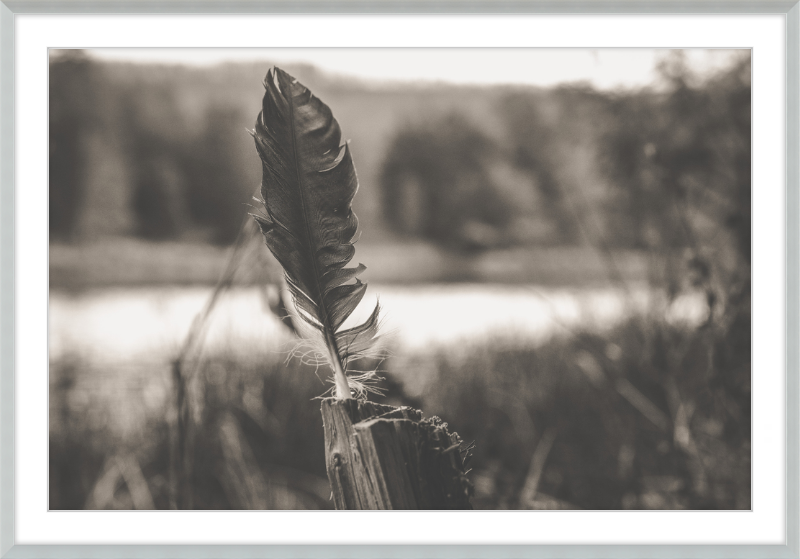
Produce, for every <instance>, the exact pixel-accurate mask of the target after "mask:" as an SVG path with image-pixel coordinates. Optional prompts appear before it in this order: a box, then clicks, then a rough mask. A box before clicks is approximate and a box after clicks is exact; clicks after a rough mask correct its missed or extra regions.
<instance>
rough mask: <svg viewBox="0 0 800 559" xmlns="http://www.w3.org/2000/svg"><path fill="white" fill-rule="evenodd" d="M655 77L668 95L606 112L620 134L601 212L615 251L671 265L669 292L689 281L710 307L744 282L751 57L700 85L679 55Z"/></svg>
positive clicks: (608, 162)
mask: <svg viewBox="0 0 800 559" xmlns="http://www.w3.org/2000/svg"><path fill="white" fill-rule="evenodd" d="M659 70H660V74H661V76H662V81H663V82H664V84H665V85H666V91H665V92H664V93H661V94H657V93H654V92H652V91H641V92H637V93H632V94H631V93H627V94H621V95H618V96H617V97H616V99H614V102H613V103H612V104H611V111H612V114H613V115H614V117H615V120H616V126H614V127H613V128H611V129H609V131H608V133H607V134H606V136H605V138H604V139H603V142H602V144H601V149H602V150H603V156H604V157H603V159H604V164H605V169H606V172H607V173H608V174H609V176H610V177H611V179H612V184H613V185H615V189H614V191H613V193H612V197H611V198H610V203H609V205H608V207H607V211H608V212H609V213H610V214H611V215H613V216H615V219H612V220H611V223H613V224H616V227H615V228H614V230H613V235H614V237H615V239H616V240H617V241H618V242H621V243H623V244H626V245H629V246H634V247H637V248H643V249H648V250H651V251H654V253H659V254H661V255H663V257H664V258H667V259H672V260H674V262H673V263H672V264H667V265H666V266H665V270H667V271H670V270H671V271H672V272H671V273H670V274H668V277H667V280H666V281H667V283H668V288H669V290H670V292H672V293H677V292H679V291H680V290H681V289H683V288H685V287H686V285H685V281H686V278H687V277H691V278H692V281H693V283H694V285H695V286H702V287H704V288H706V289H707V290H708V292H709V296H710V297H711V298H712V299H714V298H716V297H718V296H719V295H720V294H721V293H720V292H721V291H722V292H730V291H731V289H737V287H736V286H737V285H738V284H740V283H741V281H743V278H744V277H745V276H749V262H750V192H751V185H750V157H751V146H750V129H751V126H750V57H749V54H748V55H746V56H744V57H742V58H740V59H739V60H738V61H737V62H736V64H735V65H734V66H733V67H732V68H730V69H728V70H727V71H725V72H723V73H721V74H720V75H718V76H716V77H712V78H710V79H708V80H705V81H701V80H700V79H699V78H698V77H697V76H695V75H694V74H693V73H692V72H691V71H690V69H689V68H688V66H687V65H686V63H685V60H684V58H683V57H682V55H681V54H680V53H678V54H675V55H674V56H673V57H671V58H668V59H667V60H665V61H664V62H663V63H662V65H661V66H660V69H659ZM680 262H683V263H684V265H682V266H681V265H677V264H678V263H680ZM687 272H688V273H687ZM712 292H713V293H712ZM710 302H712V303H713V301H710ZM712 306H713V305H712Z"/></svg>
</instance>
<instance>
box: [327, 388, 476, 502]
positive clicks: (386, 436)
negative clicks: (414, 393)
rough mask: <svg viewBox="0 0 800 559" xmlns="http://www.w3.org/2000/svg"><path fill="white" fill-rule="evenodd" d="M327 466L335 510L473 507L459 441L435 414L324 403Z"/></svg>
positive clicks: (372, 405)
mask: <svg viewBox="0 0 800 559" xmlns="http://www.w3.org/2000/svg"><path fill="white" fill-rule="evenodd" d="M322 421H323V425H324V429H325V465H326V469H327V471H328V479H329V481H330V483H331V490H332V493H333V501H334V505H335V506H336V508H337V509H339V510H345V509H348V510H350V509H361V510H365V509H366V510H391V509H438V510H445V509H471V508H472V505H471V504H470V496H471V494H472V485H471V484H470V482H469V480H468V479H467V477H466V474H465V471H464V468H465V464H464V459H463V458H462V448H461V447H462V441H461V439H460V438H459V436H458V434H456V433H450V432H449V431H448V430H447V424H446V423H443V422H442V421H441V420H440V419H439V418H437V417H433V418H430V419H422V413H421V412H420V411H419V410H415V409H412V408H408V407H403V408H395V407H392V406H385V405H381V404H375V403H373V402H368V401H366V400H355V399H347V400H335V399H333V398H326V399H325V400H323V401H322Z"/></svg>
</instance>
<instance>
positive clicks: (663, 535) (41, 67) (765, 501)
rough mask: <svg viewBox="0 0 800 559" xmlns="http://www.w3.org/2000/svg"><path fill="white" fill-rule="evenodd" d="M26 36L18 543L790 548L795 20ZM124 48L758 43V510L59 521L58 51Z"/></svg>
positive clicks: (120, 21) (250, 27) (279, 26)
mask: <svg viewBox="0 0 800 559" xmlns="http://www.w3.org/2000/svg"><path fill="white" fill-rule="evenodd" d="M442 30H446V31H445V32H444V33H442ZM16 32H17V37H16V49H17V50H16V57H17V58H16V69H15V71H16V100H17V122H16V146H17V152H16V165H17V167H16V173H17V175H16V203H17V208H16V211H17V213H16V215H17V231H16V234H17V237H16V242H17V245H16V259H17V260H16V263H17V269H16V280H17V317H16V318H17V322H16V335H17V339H16V342H17V375H16V414H17V417H16V481H17V486H16V490H17V493H16V543H17V544H45V543H46V544H56V543H61V544H66V543H71V544H78V543H109V544H111V543H114V544H144V543H172V544H189V543H195V544H196V543H216V544H258V543H262V544H282V543H295V544H321V543H339V544H345V543H363V544H414V543H418V544H434V543H435V544H448V543H450V544H471V543H474V544H478V543H480V544H512V543H513V544H556V543H564V544H756V543H758V544H780V543H784V541H785V497H786V496H785V490H786V489H785V389H784V386H785V328H784V325H785V318H784V317H785V269H784V268H785V266H784V254H785V250H784V247H785V240H784V233H785V219H784V216H785V57H784V49H785V18H784V16H781V15H778V16H764V15H742V16H733V15H722V16H717V15H711V16H709V15H677V16H676V15H667V16H611V15H603V16H552V15H536V16H527V15H514V16H483V15H476V16H444V15H435V16H376V15H370V16H343V15H335V16H267V15H248V16H241V15H233V16H228V15H214V16H138V15H137V16H85V15H61V16H54V15H44V16H40V15H17V16H16ZM114 46H120V47H132V46H140V47H171V46H175V47H187V46H198V47H250V48H252V47H269V46H280V47H295V46H296V47H304V46H306V47H307V46H315V47H453V46H458V47H551V48H552V47H583V48H603V47H647V48H658V47H661V48H664V47H676V48H677V47H687V48H689V47H691V48H714V47H726V48H749V47H752V48H753V192H754V198H753V378H752V386H753V423H752V425H753V431H752V433H753V445H752V448H753V501H752V503H753V511H752V512H751V511H724V512H710V511H636V512H634V511H609V512H589V511H552V512H551V511H538V512H495V511H472V512H460V513H448V512H402V513H376V512H349V513H344V512H301V511H293V512H267V511H263V512H262V511H248V512H201V511H192V512H171V511H158V512H145V511H131V512H120V511H108V512H104V511H91V512H90V511H77V512H48V510H47V483H48V477H47V438H48V425H47V411H48V410H47V392H48V380H47V373H48V360H47V339H46V334H47V293H48V280H47V274H48V263H47V247H48V231H47V219H46V213H45V207H46V206H45V204H46V201H47V199H48V174H47V164H46V154H47V150H48V143H47V93H48V89H47V48H48V47H114ZM499 54H501V53H499ZM501 61H502V56H498V62H499V63H501ZM50 211H51V212H52V211H58V208H50ZM386 514H391V522H387V520H388V518H387V517H386V516H385V515H386ZM412 533H413V534H415V535H416V536H415V539H414V540H408V539H405V538H402V539H401V538H399V537H398V534H412ZM444 534H448V535H450V536H449V537H448V536H443V535H444ZM443 538H444V539H443Z"/></svg>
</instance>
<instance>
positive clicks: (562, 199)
mask: <svg viewBox="0 0 800 559" xmlns="http://www.w3.org/2000/svg"><path fill="white" fill-rule="evenodd" d="M498 108H499V111H500V113H501V116H502V118H503V121H504V123H505V126H506V130H507V141H508V149H509V151H510V153H511V160H512V161H513V163H514V164H515V165H516V166H517V167H518V168H519V169H520V170H522V171H524V172H525V173H527V174H528V175H530V176H531V177H533V179H534V183H533V184H535V185H536V189H537V191H538V193H539V201H540V203H541V205H542V206H543V210H544V212H543V213H544V214H545V215H546V216H547V217H546V218H545V219H548V220H550V221H551V222H552V223H553V224H554V226H555V230H556V238H555V239H554V241H555V242H556V243H563V244H576V243H577V242H578V238H579V233H580V230H579V223H578V221H577V220H578V216H577V214H576V212H575V209H574V208H573V207H571V206H570V202H569V200H568V198H567V195H566V192H565V188H564V185H563V184H562V183H563V181H562V180H561V179H560V177H559V169H563V168H565V167H567V166H568V165H569V163H568V162H567V161H565V160H564V157H563V149H562V143H563V139H564V134H563V131H562V130H560V129H559V126H560V122H559V121H561V120H562V119H560V118H559V114H558V113H559V108H558V105H557V101H556V99H554V98H552V97H549V96H547V97H545V96H541V95H537V94H533V93H531V92H524V91H523V92H515V93H511V94H509V95H507V96H506V97H505V98H504V99H502V101H501V102H500V103H499V105H498Z"/></svg>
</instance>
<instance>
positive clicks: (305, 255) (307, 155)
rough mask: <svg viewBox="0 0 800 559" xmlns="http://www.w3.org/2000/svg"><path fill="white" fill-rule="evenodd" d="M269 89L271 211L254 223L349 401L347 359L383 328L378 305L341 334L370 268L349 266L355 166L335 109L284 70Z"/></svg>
mask: <svg viewBox="0 0 800 559" xmlns="http://www.w3.org/2000/svg"><path fill="white" fill-rule="evenodd" d="M264 87H265V88H266V93H265V94H264V100H263V103H262V109H261V113H260V114H259V115H258V120H257V121H256V127H255V132H254V134H253V136H254V137H255V141H256V148H257V149H258V154H259V155H260V156H261V162H262V173H263V175H262V181H261V195H262V197H263V199H264V202H265V207H266V214H267V215H266V216H256V221H257V222H258V224H259V226H260V227H261V231H262V233H263V234H264V238H265V239H266V242H267V246H268V247H269V249H270V250H271V251H272V254H274V255H275V258H277V260H278V262H280V263H281V265H282V266H283V269H284V271H285V273H286V280H287V283H288V285H289V290H290V292H291V294H292V297H293V299H294V303H295V306H296V308H297V309H298V312H299V315H300V317H301V318H302V319H303V320H304V321H305V322H306V323H308V324H309V325H310V326H311V327H312V328H313V330H314V331H315V332H317V333H318V334H319V335H320V336H321V338H322V340H323V341H324V344H325V348H326V354H327V355H326V357H328V359H329V362H330V364H331V367H332V368H333V370H334V377H335V381H336V382H335V385H336V392H337V397H340V398H348V397H350V392H349V388H347V386H348V385H347V380H346V378H345V377H346V371H347V363H348V361H349V360H351V359H352V358H355V357H357V356H358V355H359V354H361V353H362V352H363V351H364V350H366V349H368V348H369V346H370V345H371V344H372V342H373V339H374V338H375V336H376V335H377V327H378V307H377V306H376V308H375V311H374V312H373V314H372V316H371V317H370V318H369V319H368V320H367V321H366V322H365V323H364V324H362V325H360V326H357V327H355V328H350V329H348V330H344V331H342V332H339V329H340V328H341V326H342V324H343V323H344V321H345V320H346V319H347V317H348V316H350V314H351V313H352V312H353V310H355V308H356V306H357V305H358V303H359V302H360V301H361V299H362V298H363V297H364V292H365V291H366V289H367V285H366V284H365V283H362V282H361V281H360V280H359V279H358V278H357V277H356V276H357V275H358V274H360V273H361V272H363V271H364V270H365V269H366V268H365V267H364V265H363V264H359V265H358V266H357V267H354V268H347V267H346V266H347V264H348V263H349V262H350V260H351V259H352V258H353V255H354V254H355V247H354V246H353V237H354V235H355V233H356V229H357V228H358V218H356V215H355V213H353V210H352V209H351V207H350V204H351V202H352V200H353V196H355V193H356V190H358V179H357V178H356V170H355V166H354V165H353V160H352V157H351V155H350V148H349V146H348V145H347V144H346V143H342V138H341V131H340V129H339V124H338V123H337V122H336V119H334V118H333V115H332V114H331V110H330V109H329V108H328V107H327V106H326V105H325V104H324V103H323V102H322V101H320V100H319V99H318V98H317V97H315V96H314V95H313V94H312V93H311V92H310V91H309V90H308V89H307V88H306V87H304V86H303V85H301V84H300V83H299V82H298V81H297V80H296V79H294V78H293V77H292V76H290V75H289V74H287V73H286V72H284V71H283V70H281V69H279V68H273V69H271V70H270V71H269V72H268V73H267V77H266V79H265V80H264ZM350 384H351V385H352V384H353V383H352V381H351V383H350ZM342 392H345V393H344V394H342Z"/></svg>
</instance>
